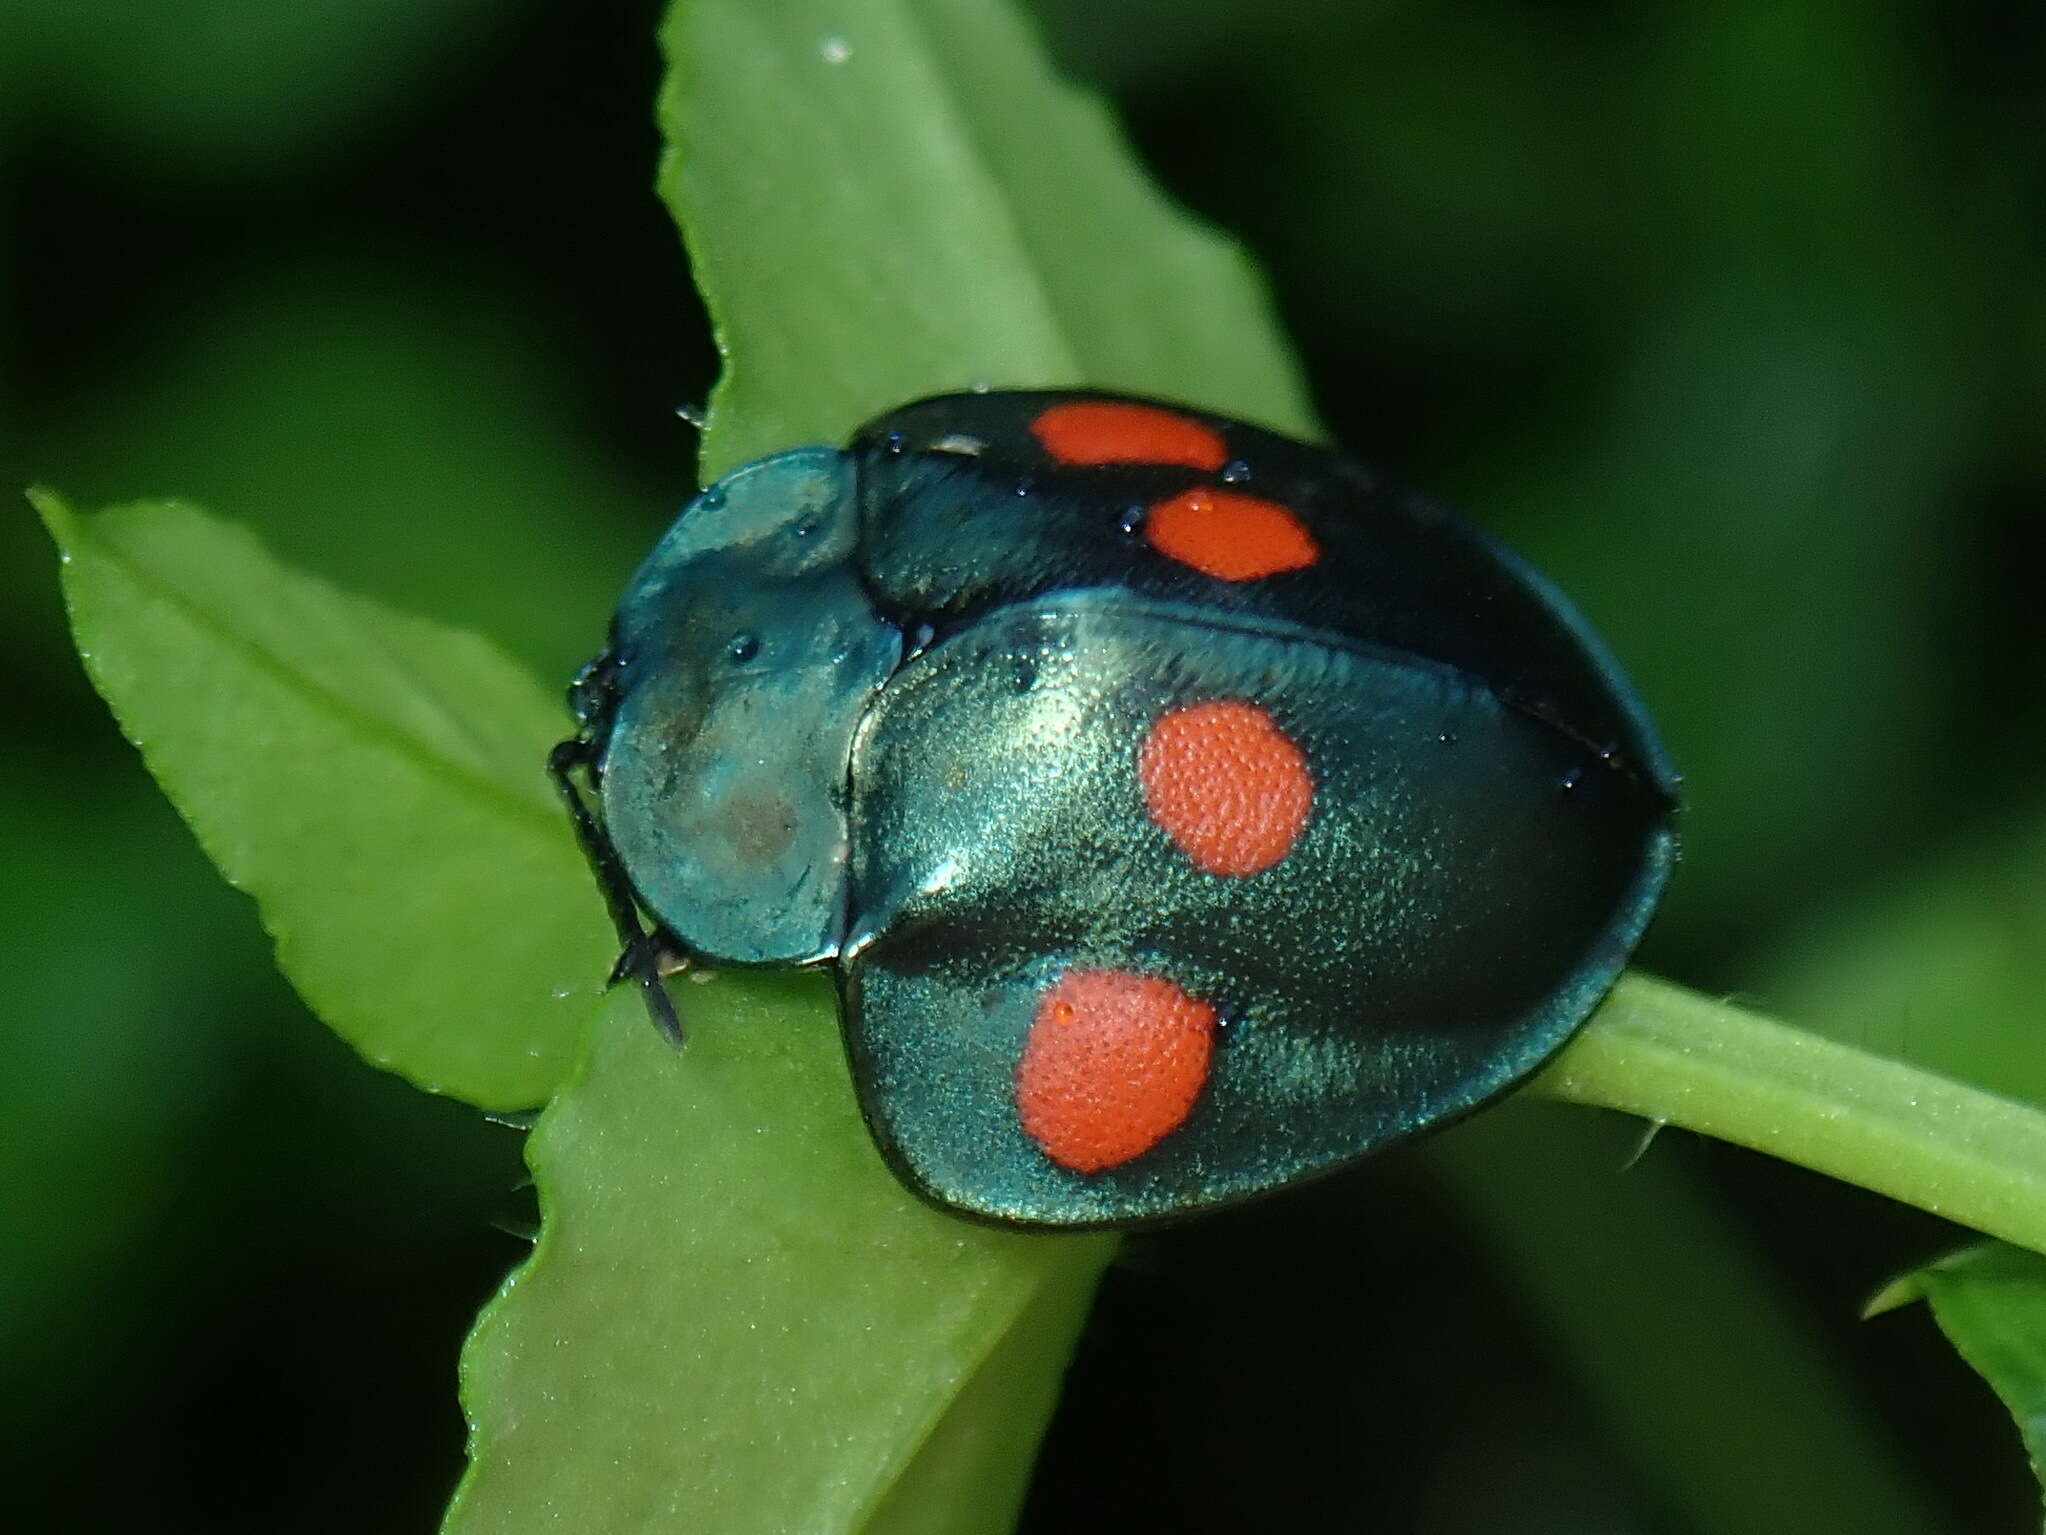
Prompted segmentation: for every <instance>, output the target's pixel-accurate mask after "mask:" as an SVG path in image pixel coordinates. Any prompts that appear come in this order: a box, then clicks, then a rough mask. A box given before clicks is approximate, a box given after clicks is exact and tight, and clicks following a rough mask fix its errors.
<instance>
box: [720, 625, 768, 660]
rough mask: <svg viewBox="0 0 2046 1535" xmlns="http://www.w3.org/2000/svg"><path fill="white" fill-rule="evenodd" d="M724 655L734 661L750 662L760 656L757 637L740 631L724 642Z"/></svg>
mask: <svg viewBox="0 0 2046 1535" xmlns="http://www.w3.org/2000/svg"><path fill="white" fill-rule="evenodd" d="M725 654H727V655H729V656H730V657H731V658H732V659H733V660H734V661H738V662H746V661H750V660H752V659H753V658H754V657H755V656H757V655H759V654H760V640H759V637H758V636H756V635H752V634H748V633H747V632H746V631H745V630H743V629H742V630H740V631H739V632H738V633H737V634H735V635H733V636H732V637H731V639H729V640H727V641H726V642H725Z"/></svg>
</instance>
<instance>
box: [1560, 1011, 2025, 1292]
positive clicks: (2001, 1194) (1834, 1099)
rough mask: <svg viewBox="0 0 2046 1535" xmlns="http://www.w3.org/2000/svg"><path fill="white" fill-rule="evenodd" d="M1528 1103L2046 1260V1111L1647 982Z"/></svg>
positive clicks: (1601, 1015)
mask: <svg viewBox="0 0 2046 1535" xmlns="http://www.w3.org/2000/svg"><path fill="white" fill-rule="evenodd" d="M1532 1090H1533V1091H1535V1092H1537V1093H1539V1094H1541V1095H1543V1096H1546V1097H1551V1098H1560V1099H1563V1100H1565V1101H1567V1102H1571V1103H1591V1104H1598V1105H1600V1106H1601V1107H1604V1108H1611V1109H1624V1110H1625V1111H1626V1112H1627V1113H1629V1114H1638V1115H1640V1116H1641V1117H1642V1118H1644V1119H1649V1120H1653V1121H1655V1122H1657V1123H1659V1124H1672V1125H1682V1126H1683V1127H1684V1128H1685V1129H1688V1130H1697V1131H1701V1132H1703V1133H1704V1134H1706V1135H1712V1136H1717V1137H1718V1138H1719V1139H1721V1140H1725V1141H1732V1142H1734V1143H1735V1144H1736V1145H1740V1146H1749V1147H1752V1148H1754V1149H1755V1150H1757V1151H1764V1152H1767V1153H1768V1154H1769V1155H1771V1156H1774V1157H1780V1158H1782V1159H1783V1160H1784V1161H1787V1162H1796V1163H1798V1164H1799V1165H1801V1166H1804V1167H1809V1168H1812V1169H1814V1170H1815V1171H1817V1172H1822V1173H1825V1174H1827V1175H1828V1176H1829V1177H1834V1178H1839V1179H1842V1180H1844V1181H1845V1182H1848V1183H1857V1184H1860V1185H1861V1186H1862V1187H1863V1188H1866V1189H1873V1190H1875V1191H1876V1192H1877V1193H1879V1194H1887V1195H1888V1196H1889V1197H1890V1198H1892V1199H1899V1200H1902V1201H1904V1202H1905V1203H1906V1204H1912V1205H1916V1206H1918V1207H1919V1208H1920V1209H1922V1210H1930V1211H1931V1212H1932V1213H1933V1214H1935V1215H1940V1216H1944V1217H1946V1218H1947V1219H1948V1220H1951V1221H1958V1222H1960V1223H1961V1224H1962V1225H1964V1226H1972V1227H1974V1228H1975V1229H1976V1230H1977V1231H1983V1232H1987V1233H1988V1234H1989V1235H1991V1236H1997V1237H2002V1238H2003V1239H2004V1240H2005V1241H2008V1242H2015V1243H2017V1244H2019V1245H2020V1246H2023V1247H2029V1248H2031V1249H2032V1250H2033V1251H2034V1252H2046V1113H2042V1112H2041V1111H2040V1110H2038V1109H2035V1108H2032V1107H2030V1106H2029V1105H2027V1104H2023V1103H2019V1102H2017V1101H2016V1100H2014V1099H2010V1098H2002V1097H1998V1096H1997V1095H1996V1094H1994V1093H1987V1092H1983V1091H1982V1090H1981V1089H1980V1088H1974V1087H1968V1086H1965V1085H1963V1084H1962V1083H1959V1082H1955V1081H1952V1080H1950V1079H1948V1078H1946V1077H1941V1076H1935V1075H1934V1074H1932V1073H1931V1072H1927V1071H1921V1070H1919V1069H1918V1068H1917V1067H1915V1066H1907V1065H1905V1064H1904V1063H1903V1062H1901V1061H1893V1060H1886V1059H1884V1058H1883V1057H1881V1056H1877V1055H1870V1054H1869V1053H1868V1052H1867V1051H1864V1050H1857V1049H1855V1048H1853V1047H1852V1046H1850V1045H1843V1044H1839V1043H1837V1042H1835V1041H1833V1040H1830V1039H1826V1038H1824V1037H1822V1036H1820V1035H1817V1034H1809V1033H1805V1032H1803V1031H1802V1030H1798V1029H1793V1028H1788V1027H1786V1026H1785V1025H1783V1024H1780V1023H1777V1022H1775V1021H1774V1020H1772V1019H1769V1018H1764V1017H1762V1016H1760V1015H1759V1014H1756V1013H1751V1012H1747V1011H1745V1010H1743V1009H1741V1008H1738V1007H1733V1006H1730V1005H1728V1004H1727V1003H1724V1002H1715V1001H1712V1000H1711V999H1709V998H1706V997H1701V996H1699V995H1697V994H1696V993H1694V992H1688V991H1685V990H1683V989H1682V988H1681V987H1677V986H1672V985H1670V984H1669V983H1668V982H1666V981H1659V980H1655V979H1652V978H1650V977H1648V976H1643V975H1628V976H1626V977H1625V978H1623V979H1622V980H1621V982H1620V984H1619V985H1618V986H1616V987H1615V988H1614V989H1613V994H1612V995H1611V996H1610V997H1609V998H1607V999H1606V1002H1605V1005H1604V1006H1603V1007H1601V1008H1600V1009H1599V1011H1598V1012H1597V1014H1596V1015H1595V1016H1594V1017H1593V1019H1592V1021H1591V1024H1590V1026H1589V1027H1588V1028H1586V1029H1585V1031H1584V1032H1583V1033H1582V1034H1580V1035H1579V1036H1578V1037H1577V1039H1576V1040H1575V1041H1574V1042H1573V1043H1572V1044H1571V1045H1570V1047H1569V1048H1568V1049H1567V1050H1565V1051H1564V1052H1563V1054H1562V1055H1560V1056H1559V1057H1557V1059H1556V1061H1555V1064H1553V1065H1552V1066H1550V1067H1549V1069H1548V1070H1547V1071H1545V1072H1543V1073H1542V1075H1541V1076H1540V1077H1539V1078H1537V1079H1536V1082H1535V1085H1534V1088H1533V1089H1532Z"/></svg>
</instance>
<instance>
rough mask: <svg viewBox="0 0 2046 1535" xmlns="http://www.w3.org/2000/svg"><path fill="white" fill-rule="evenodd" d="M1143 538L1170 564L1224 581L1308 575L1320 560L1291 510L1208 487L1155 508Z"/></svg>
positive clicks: (1318, 548) (1259, 498)
mask: <svg viewBox="0 0 2046 1535" xmlns="http://www.w3.org/2000/svg"><path fill="white" fill-rule="evenodd" d="M1144 539H1145V542H1147V543H1149V544H1150V546H1151V547H1152V548H1153V549H1156V550H1157V551H1158V552H1159V553H1160V554H1162V555H1164V556H1166V557H1167V558H1168V559H1174V560H1177V561H1179V563H1180V564H1182V565H1191V566H1192V567H1193V568H1194V569H1195V570H1198V571H1201V572H1202V573H1204V574H1206V575H1210V576H1214V577H1216V578H1217V579H1219V580H1223V581H1255V580H1257V579H1258V577H1260V576H1275V575H1278V574H1279V573H1280V572H1281V571H1286V570H1305V569H1306V568H1307V567H1308V566H1309V565H1312V564H1313V563H1314V562H1315V561H1316V560H1318V559H1320V558H1321V546H1320V545H1319V544H1317V543H1316V542H1315V541H1314V535H1313V534H1312V533H1310V532H1308V531H1307V528H1306V526H1305V525H1304V524H1303V523H1302V522H1301V521H1300V519H1299V518H1298V517H1296V516H1294V515H1293V512H1292V511H1291V509H1289V508H1287V507H1284V506H1281V505H1280V504H1279V503H1278V502H1276V501H1267V500H1266V499H1265V498H1264V497H1262V496H1246V495H1243V494H1241V493H1239V492H1237V491H1233V490H1215V489H1210V488H1208V487H1206V486H1201V487H1198V488H1196V489H1194V490H1189V491H1183V492H1181V493H1180V494H1179V495H1176V496H1174V497H1172V498H1171V499H1170V500H1169V501H1160V502H1159V503H1158V504H1157V505H1156V506H1154V507H1152V508H1151V509H1150V511H1149V512H1147V513H1146V514H1145V516H1144Z"/></svg>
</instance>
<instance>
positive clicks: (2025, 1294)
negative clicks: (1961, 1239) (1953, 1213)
mask: <svg viewBox="0 0 2046 1535" xmlns="http://www.w3.org/2000/svg"><path fill="white" fill-rule="evenodd" d="M1919 1299H1923V1300H1924V1301H1925V1302H1926V1303H1927V1304H1928V1305H1930V1306H1931V1307H1932V1315H1933V1319H1934V1320H1935V1321H1937V1322H1938V1323H1939V1326H1940V1331H1942V1332H1944V1333H1945V1334H1946V1335H1947V1341H1948V1342H1950V1343H1952V1344H1953V1346H1954V1348H1955V1349H1956V1350H1958V1351H1959V1353H1960V1355H1961V1357H1962V1358H1963V1359H1965V1360H1967V1361H1968V1363H1969V1364H1970V1365H1972V1366H1973V1367H1974V1369H1975V1371H1976V1373H1977V1374H1979V1375H1980V1376H1981V1377H1982V1378H1983V1379H1984V1380H1986V1381H1988V1382H1989V1387H1990V1389H1991V1390H1992V1391H1994V1392H1995V1393H1996V1394H1997V1397H1998V1398H1999V1399H2000V1400H2001V1401H2002V1402H2003V1405H2004V1406H2005V1407H2007V1408H2009V1409H2010V1415H2011V1417H2012V1418H2013V1419H2015V1420H2016V1422H2017V1426H2018V1433H2019V1434H2020V1435H2021V1436H2022V1437H2023V1439H2024V1442H2025V1454H2026V1455H2027V1456H2028V1457H2029V1458H2030V1460H2031V1463H2032V1474H2033V1475H2034V1476H2035V1477H2037V1478H2039V1480H2040V1482H2041V1485H2042V1487H2046V1257H2041V1256H2040V1255H2039V1254H2038V1253H2035V1252H2027V1251H2025V1250H2024V1249H2023V1248H2018V1247H2011V1246H2008V1245H2007V1244H2005V1243H2002V1242H1982V1243H1978V1244H1977V1245H1975V1246H1973V1247H1964V1248H1962V1249H1961V1250H1960V1251H1959V1252H1955V1253H1950V1254H1948V1255H1947V1256H1946V1257H1944V1258H1941V1259H1939V1260H1938V1261H1937V1262H1934V1263H1930V1264H1927V1265H1926V1266H1925V1267H1924V1268H1921V1269H1918V1270H1917V1271H1915V1272H1914V1273H1910V1274H1906V1275H1904V1276H1903V1277H1902V1278H1901V1279H1897V1280H1893V1281H1892V1282H1891V1283H1890V1284H1889V1285H1887V1286H1886V1287H1884V1289H1883V1290H1882V1292H1881V1293H1880V1294H1878V1295H1877V1296H1876V1297H1875V1299H1873V1300H1872V1301H1870V1302H1869V1307H1868V1309H1869V1314H1870V1315H1875V1314H1876V1313H1878V1312H1882V1311H1887V1310H1889V1309H1891V1308H1892V1307H1894V1306H1901V1305H1904V1304H1905V1303H1906V1302H1908V1301H1912V1300H1919Z"/></svg>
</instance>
